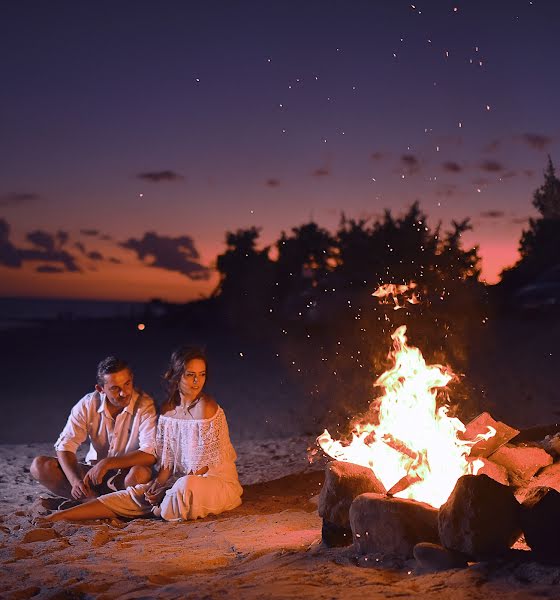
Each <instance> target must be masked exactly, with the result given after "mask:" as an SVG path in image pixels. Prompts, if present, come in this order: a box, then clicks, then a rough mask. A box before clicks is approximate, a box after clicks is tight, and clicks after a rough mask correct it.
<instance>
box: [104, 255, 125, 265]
mask: <svg viewBox="0 0 560 600" xmlns="http://www.w3.org/2000/svg"><path fill="white" fill-rule="evenodd" d="M107 260H108V261H109V262H110V263H113V264H114V265H120V264H122V260H119V259H118V258H115V257H114V256H110V257H109V258H108V259H107Z"/></svg>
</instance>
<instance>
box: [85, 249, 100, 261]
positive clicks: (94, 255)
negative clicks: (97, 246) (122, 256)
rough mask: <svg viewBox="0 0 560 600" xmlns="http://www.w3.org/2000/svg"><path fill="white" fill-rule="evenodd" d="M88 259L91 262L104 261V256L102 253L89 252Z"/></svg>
mask: <svg viewBox="0 0 560 600" xmlns="http://www.w3.org/2000/svg"><path fill="white" fill-rule="evenodd" d="M87 257H88V258H89V259H91V260H103V254H101V252H97V251H96V250H92V251H91V252H88V253H87Z"/></svg>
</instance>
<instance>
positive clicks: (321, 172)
mask: <svg viewBox="0 0 560 600" xmlns="http://www.w3.org/2000/svg"><path fill="white" fill-rule="evenodd" d="M330 174H331V170H330V169H329V168H327V167H320V168H319V169H315V170H314V171H313V173H311V175H313V177H326V176H327V175H330Z"/></svg>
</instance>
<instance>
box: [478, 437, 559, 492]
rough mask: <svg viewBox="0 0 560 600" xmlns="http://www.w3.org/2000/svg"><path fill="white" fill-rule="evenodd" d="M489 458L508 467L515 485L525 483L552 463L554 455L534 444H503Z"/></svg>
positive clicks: (511, 480)
mask: <svg viewBox="0 0 560 600" xmlns="http://www.w3.org/2000/svg"><path fill="white" fill-rule="evenodd" d="M489 458H490V460H491V461H492V462H494V463H496V464H498V465H502V466H503V467H505V468H506V469H507V471H508V473H509V478H510V482H511V483H512V484H513V485H515V486H520V485H523V483H526V482H527V481H529V479H531V477H533V475H534V474H535V473H536V472H537V471H539V470H540V469H542V468H543V467H547V466H548V465H551V464H552V456H550V454H548V452H545V451H544V450H543V449H542V448H536V447H534V446H502V447H501V448H499V449H498V450H496V452H494V454H492V455H491V456H490V457H489Z"/></svg>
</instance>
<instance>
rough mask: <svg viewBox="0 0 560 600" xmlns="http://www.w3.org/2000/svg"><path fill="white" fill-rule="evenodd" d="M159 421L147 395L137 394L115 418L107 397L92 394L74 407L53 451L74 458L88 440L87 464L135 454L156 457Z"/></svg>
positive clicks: (87, 395)
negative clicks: (65, 453)
mask: <svg viewBox="0 0 560 600" xmlns="http://www.w3.org/2000/svg"><path fill="white" fill-rule="evenodd" d="M156 421H157V416H156V409H155V405H154V401H153V400H152V398H150V396H148V395H147V394H144V393H142V392H137V391H136V390H134V392H133V394H132V398H131V399H130V402H129V404H128V406H127V407H126V408H124V409H123V410H122V411H121V412H120V413H119V414H118V415H117V416H116V418H113V417H112V416H111V413H110V412H109V409H108V408H107V398H106V396H105V394H103V393H99V392H97V391H96V392H92V393H91V394H86V395H85V396H84V397H83V398H82V399H81V400H80V401H79V402H77V403H76V404H75V405H74V407H73V408H72V411H71V413H70V416H69V417H68V421H67V423H66V426H65V427H64V429H63V430H62V433H61V434H60V436H59V437H58V440H57V441H56V443H55V445H54V447H55V450H56V451H57V452H58V451H67V452H73V453H74V454H75V453H76V451H77V450H78V448H79V447H80V446H81V444H83V443H84V442H85V441H86V440H87V439H88V438H89V441H90V447H89V452H88V453H87V456H86V462H87V463H88V464H92V463H93V462H95V461H97V460H101V459H102V458H106V457H108V456H122V455H123V454H128V453H129V452H134V451H135V450H141V451H142V452H146V453H147V454H152V455H154V456H155V454H156V444H155V434H156Z"/></svg>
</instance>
